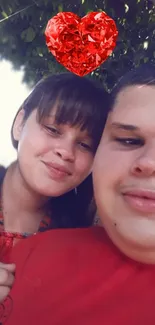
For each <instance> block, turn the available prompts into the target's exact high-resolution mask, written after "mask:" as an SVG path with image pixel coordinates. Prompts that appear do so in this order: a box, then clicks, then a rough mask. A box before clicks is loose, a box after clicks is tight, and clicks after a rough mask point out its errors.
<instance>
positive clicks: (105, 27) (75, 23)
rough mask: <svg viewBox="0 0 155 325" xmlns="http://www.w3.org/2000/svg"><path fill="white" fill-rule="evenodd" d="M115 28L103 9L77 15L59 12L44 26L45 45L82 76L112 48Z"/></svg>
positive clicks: (67, 67) (97, 65)
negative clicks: (81, 15) (84, 14)
mask: <svg viewBox="0 0 155 325" xmlns="http://www.w3.org/2000/svg"><path fill="white" fill-rule="evenodd" d="M117 36H118V30H117V27H116V24H115V22H114V20H113V19H112V18H110V17H109V16H108V15H107V14H106V13H105V12H90V13H88V14H87V15H86V16H84V17H83V18H80V17H79V16H77V15H76V14H74V13H72V12H61V13H58V14H57V15H56V16H54V17H53V18H51V19H50V20H49V21H48V23H47V26H46V29H45V39H46V45H47V47H48V49H49V51H50V52H51V53H52V54H53V56H54V57H55V58H56V60H57V61H58V62H59V63H60V64H62V65H63V66H64V67H65V68H66V69H68V70H69V71H71V72H73V73H74V74H76V75H78V76H80V77H82V76H84V75H86V74H88V73H90V72H92V71H94V70H95V69H96V68H97V67H99V66H100V65H101V64H102V63H103V62H104V61H105V60H106V59H107V58H108V56H109V55H110V54H111V53H112V52H113V50H114V48H115V46H116V40H117Z"/></svg>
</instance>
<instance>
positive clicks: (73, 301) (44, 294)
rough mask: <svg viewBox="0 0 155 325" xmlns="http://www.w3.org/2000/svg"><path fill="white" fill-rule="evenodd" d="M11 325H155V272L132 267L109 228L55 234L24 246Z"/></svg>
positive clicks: (8, 311)
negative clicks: (108, 233)
mask: <svg viewBox="0 0 155 325" xmlns="http://www.w3.org/2000/svg"><path fill="white" fill-rule="evenodd" d="M11 259H12V261H14V262H15V263H16V265H17V270H16V280H15V284H14V286H13V289H12V290H11V294H10V296H9V297H8V298H7V300H6V301H5V303H4V304H3V305H1V308H0V310H1V311H2V313H1V318H0V322H1V323H2V324H3V322H4V320H5V325H35V324H36V325H154V324H155V266H147V265H142V264H139V263H136V262H133V261H131V260H130V259H128V258H127V257H125V256H124V255H123V254H121V253H120V252H119V251H118V250H117V248H115V247H114V246H113V244H112V243H111V242H110V240H109V239H108V238H107V237H106V235H105V232H104V230H103V228H100V227H92V228H89V229H70V230H66V229H65V230H61V229H57V230H52V231H47V232H45V233H42V234H38V235H36V236H35V237H31V238H28V239H27V240H26V241H21V242H19V243H18V244H17V245H16V246H15V247H14V248H13V251H12V257H11Z"/></svg>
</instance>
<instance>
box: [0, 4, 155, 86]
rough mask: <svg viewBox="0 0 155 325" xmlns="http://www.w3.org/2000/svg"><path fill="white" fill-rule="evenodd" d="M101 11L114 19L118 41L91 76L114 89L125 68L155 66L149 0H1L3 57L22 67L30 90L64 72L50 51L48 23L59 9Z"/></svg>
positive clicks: (153, 13)
mask: <svg viewBox="0 0 155 325" xmlns="http://www.w3.org/2000/svg"><path fill="white" fill-rule="evenodd" d="M101 10H103V11H105V12H106V13H107V14H108V15H109V16H111V17H112V18H113V19H114V20H115V22H116V25H117V28H118V31H119V37H118V41H117V46H116V48H115V50H114V52H113V54H112V55H111V56H110V57H109V58H108V59H107V60H106V62H104V63H103V64H102V65H101V66H100V67H99V68H98V69H96V70H95V71H94V72H93V73H91V74H90V75H88V77H90V78H97V79H99V80H100V81H101V82H102V83H103V85H104V87H105V88H106V89H107V90H110V89H111V88H112V87H113V85H114V84H115V82H116V81H117V80H118V78H120V77H121V76H122V75H123V74H124V73H125V72H126V71H127V70H129V69H131V68H133V67H134V66H138V65H139V64H141V63H146V62H148V61H149V62H152V63H153V64H155V6H154V5H153V2H152V1H149V0H148V1H147V0H126V1H124V0H69V1H68V0H60V1H59V0H13V1H12V0H0V22H1V24H0V39H1V42H0V59H1V60H2V59H7V60H9V61H11V62H12V63H13V67H14V69H20V68H21V67H23V69H24V81H25V82H26V83H27V84H29V85H30V86H32V85H33V84H34V83H36V82H37V81H38V80H39V79H40V78H41V77H42V76H45V75H48V74H49V73H60V72H63V71H66V70H65V68H64V67H63V66H61V65H60V64H59V63H58V62H57V61H56V59H55V58H54V57H53V56H52V55H51V53H49V51H48V49H47V46H46V43H45V37H44V31H45V28H46V25H47V22H48V20H49V19H50V18H51V17H53V16H54V15H56V14H57V13H58V12H60V11H70V12H74V13H76V14H78V15H79V16H80V17H82V16H84V15H86V14H87V13H88V12H89V11H101Z"/></svg>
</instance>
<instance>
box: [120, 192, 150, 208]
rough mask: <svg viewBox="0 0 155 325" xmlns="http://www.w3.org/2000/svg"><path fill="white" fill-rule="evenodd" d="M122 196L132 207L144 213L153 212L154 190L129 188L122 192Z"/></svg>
mask: <svg viewBox="0 0 155 325" xmlns="http://www.w3.org/2000/svg"><path fill="white" fill-rule="evenodd" d="M123 197H124V200H125V201H126V203H128V204H129V205H130V206H131V207H132V208H133V209H135V210H138V211H141V212H144V213H155V191H152V190H144V189H131V190H127V191H125V192H123Z"/></svg>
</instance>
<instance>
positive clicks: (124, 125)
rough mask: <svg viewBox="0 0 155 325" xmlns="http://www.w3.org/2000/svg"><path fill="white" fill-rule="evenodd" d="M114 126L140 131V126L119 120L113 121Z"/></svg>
mask: <svg viewBox="0 0 155 325" xmlns="http://www.w3.org/2000/svg"><path fill="white" fill-rule="evenodd" d="M111 126H112V128H116V129H122V130H126V131H139V130H140V128H139V127H138V126H135V125H132V124H124V123H119V122H113V123H111Z"/></svg>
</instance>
